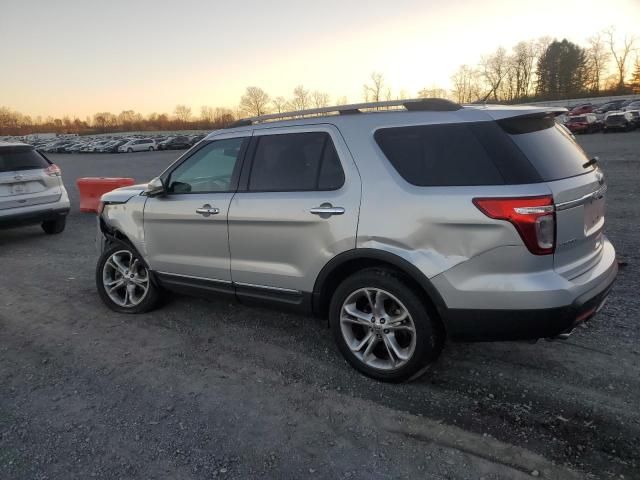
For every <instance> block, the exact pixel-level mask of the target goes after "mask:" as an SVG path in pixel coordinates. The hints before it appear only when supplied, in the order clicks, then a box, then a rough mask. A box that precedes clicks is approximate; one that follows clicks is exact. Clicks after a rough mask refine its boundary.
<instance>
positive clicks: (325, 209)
mask: <svg viewBox="0 0 640 480" xmlns="http://www.w3.org/2000/svg"><path fill="white" fill-rule="evenodd" d="M309 212H311V213H312V214H314V215H320V216H321V217H323V218H327V217H330V216H331V215H344V208H342V207H334V206H333V205H331V204H330V203H323V204H322V205H320V206H319V207H315V208H312V209H311V210H309Z"/></svg>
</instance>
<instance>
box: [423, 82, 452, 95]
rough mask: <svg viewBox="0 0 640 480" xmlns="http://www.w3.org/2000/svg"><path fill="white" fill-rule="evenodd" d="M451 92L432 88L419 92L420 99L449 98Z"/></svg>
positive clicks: (435, 87)
mask: <svg viewBox="0 0 640 480" xmlns="http://www.w3.org/2000/svg"><path fill="white" fill-rule="evenodd" d="M448 96H449V92H447V89H446V88H440V87H437V86H435V85H434V86H432V87H431V88H423V89H422V90H420V91H419V92H418V98H447V97H448Z"/></svg>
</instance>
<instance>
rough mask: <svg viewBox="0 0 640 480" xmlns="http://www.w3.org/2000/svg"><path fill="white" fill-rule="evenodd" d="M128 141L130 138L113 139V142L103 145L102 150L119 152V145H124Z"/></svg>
mask: <svg viewBox="0 0 640 480" xmlns="http://www.w3.org/2000/svg"><path fill="white" fill-rule="evenodd" d="M128 141H129V139H128V138H125V139H121V140H113V141H112V142H110V143H108V144H107V145H105V146H104V147H102V150H101V151H103V152H105V153H117V152H118V147H120V146H122V145H124V144H125V143H127V142H128Z"/></svg>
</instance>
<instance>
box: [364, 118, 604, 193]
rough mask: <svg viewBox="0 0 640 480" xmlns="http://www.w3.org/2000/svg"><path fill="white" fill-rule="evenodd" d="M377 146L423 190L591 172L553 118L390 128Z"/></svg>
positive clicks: (377, 136) (378, 137) (523, 181)
mask: <svg viewBox="0 0 640 480" xmlns="http://www.w3.org/2000/svg"><path fill="white" fill-rule="evenodd" d="M375 140H376V142H377V143H378V145H379V146H380V148H381V150H382V151H383V153H384V154H385V156H386V157H387V158H388V159H389V161H390V162H391V164H392V165H393V166H394V168H395V169H396V170H397V171H398V173H399V174H400V175H401V176H402V177H403V178H404V179H405V180H406V181H407V182H409V183H411V184H413V185H417V186H474V185H504V184H509V185H514V184H526V183H538V182H542V181H553V180H558V179H561V178H567V177H573V176H576V175H581V174H583V173H586V172H588V171H591V170H592V169H593V168H594V167H593V166H591V167H589V168H587V169H585V168H584V167H583V165H584V164H585V163H586V162H587V161H588V159H587V157H586V155H585V154H584V152H583V151H582V149H581V148H580V147H579V146H578V145H577V144H576V143H575V141H573V140H572V139H571V137H570V136H569V135H567V134H566V133H565V132H564V131H563V130H562V129H561V128H560V127H559V126H557V125H556V123H555V119H554V117H553V116H545V117H540V116H536V117H515V118H510V119H506V120H500V121H498V122H475V123H457V124H440V125H421V126H412V127H397V128H385V129H381V130H378V131H377V132H376V133H375Z"/></svg>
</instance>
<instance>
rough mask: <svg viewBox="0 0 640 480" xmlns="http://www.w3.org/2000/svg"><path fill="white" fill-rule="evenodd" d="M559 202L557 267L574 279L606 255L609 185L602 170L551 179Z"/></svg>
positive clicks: (555, 199) (555, 264) (558, 270)
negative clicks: (603, 244)
mask: <svg viewBox="0 0 640 480" xmlns="http://www.w3.org/2000/svg"><path fill="white" fill-rule="evenodd" d="M548 185H549V188H550V189H551V191H552V192H553V198H554V201H555V204H556V251H555V253H554V257H553V263H554V268H555V270H556V271H557V272H558V273H560V274H561V275H562V276H564V277H565V278H567V279H573V278H575V277H577V276H579V275H581V274H583V273H585V272H587V271H588V270H590V269H591V268H592V267H594V266H595V264H596V263H597V262H598V260H599V259H600V255H601V254H602V231H603V229H604V220H605V201H606V192H607V186H606V183H605V182H604V176H603V175H602V172H601V171H600V170H594V171H592V172H589V173H585V174H584V175H579V176H576V177H571V178H565V179H563V180H556V181H554V182H548Z"/></svg>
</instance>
